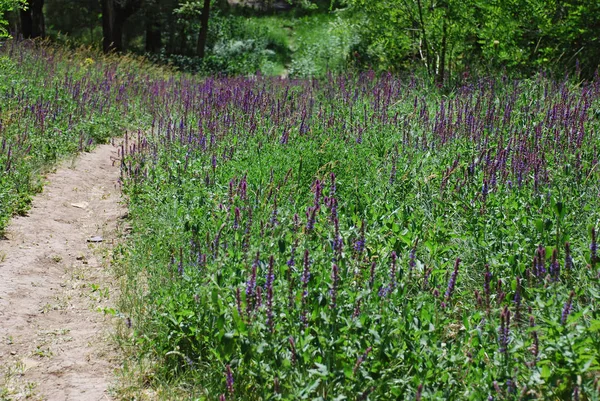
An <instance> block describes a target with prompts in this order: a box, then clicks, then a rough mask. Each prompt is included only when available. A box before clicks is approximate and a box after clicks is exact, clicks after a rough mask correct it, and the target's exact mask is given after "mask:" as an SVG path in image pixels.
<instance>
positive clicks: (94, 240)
mask: <svg viewBox="0 0 600 401" xmlns="http://www.w3.org/2000/svg"><path fill="white" fill-rule="evenodd" d="M102 241H103V239H102V237H100V236H99V235H97V236H95V237H92V238H88V240H87V242H102Z"/></svg>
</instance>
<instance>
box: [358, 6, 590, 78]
mask: <svg viewBox="0 0 600 401" xmlns="http://www.w3.org/2000/svg"><path fill="white" fill-rule="evenodd" d="M348 4H349V5H350V10H351V11H352V15H353V19H354V20H355V21H356V23H357V24H359V26H360V27H361V28H360V31H361V35H362V39H363V41H362V42H361V43H360V44H359V45H358V46H357V50H358V51H359V53H360V54H361V57H362V58H363V60H361V62H362V63H363V64H366V65H370V66H373V67H377V68H378V69H382V70H389V69H408V68H410V66H412V65H414V64H415V63H417V62H419V63H420V64H421V65H422V66H423V68H424V69H425V70H426V71H427V73H428V74H429V75H430V76H432V77H436V79H438V81H441V80H442V78H444V79H445V77H441V76H440V75H441V74H443V75H447V76H448V77H450V78H452V77H453V76H456V75H457V74H461V73H463V72H464V71H467V70H481V71H483V72H486V71H487V72H497V71H500V70H508V71H510V72H511V73H515V74H519V73H520V74H526V75H530V74H531V73H532V72H535V71H536V69H539V68H543V69H546V70H547V69H555V70H558V71H560V72H562V71H564V68H565V67H567V68H569V69H571V70H573V71H576V73H578V74H579V73H583V74H584V75H585V76H587V77H591V76H592V75H593V73H594V71H595V70H596V68H597V66H598V64H599V63H600V51H598V47H597V46H596V44H597V43H598V41H599V40H600V32H599V31H598V29H597V27H594V25H593V23H592V21H593V20H597V19H598V18H599V17H600V6H599V5H598V2H588V1H581V0H570V1H566V2H562V1H554V0H533V1H522V0H510V1H499V0H497V1H488V0H485V1H482V0H470V1H457V0H444V1H431V0H418V1H405V0H392V1H388V0H385V1H379V0H376V1H363V0H348ZM577 60H579V61H580V64H579V65H577V66H576V61H577Z"/></svg>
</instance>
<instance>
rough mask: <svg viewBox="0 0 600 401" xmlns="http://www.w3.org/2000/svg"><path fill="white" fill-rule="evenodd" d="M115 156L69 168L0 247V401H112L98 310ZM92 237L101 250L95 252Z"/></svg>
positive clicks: (107, 298) (113, 209) (106, 294)
mask: <svg viewBox="0 0 600 401" xmlns="http://www.w3.org/2000/svg"><path fill="white" fill-rule="evenodd" d="M116 157H117V152H116V148H115V147H113V146H111V145H102V146H98V147H97V148H96V149H95V150H94V151H93V152H91V153H85V154H82V155H81V156H80V157H78V158H77V159H76V160H74V161H70V162H65V163H63V164H62V165H61V166H60V167H59V168H58V170H57V172H56V173H53V174H50V175H48V177H47V184H46V186H45V188H44V192H43V193H42V194H40V195H38V196H37V197H36V198H35V199H34V201H33V207H32V208H31V210H30V212H29V214H28V215H27V216H25V217H17V218H14V219H13V221H12V222H11V224H10V225H9V227H8V229H7V230H6V238H5V239H3V240H0V400H5V399H8V400H13V399H17V400H18V399H24V398H26V397H30V398H29V399H31V398H33V399H44V400H61V401H65V400H86V401H87V400H90V401H93V400H107V399H110V397H109V393H108V388H109V386H110V384H111V382H112V380H113V376H114V375H113V373H114V369H115V361H116V358H115V355H116V352H115V350H114V349H112V348H111V347H110V346H109V345H107V344H109V342H108V341H107V337H108V336H109V331H110V330H111V322H110V318H109V317H107V316H108V315H106V316H105V315H104V314H103V313H102V312H101V311H99V310H102V308H105V307H110V305H111V303H112V302H113V299H114V298H115V297H114V293H113V289H112V287H111V283H110V279H109V276H108V272H107V270H106V267H107V265H108V263H109V257H110V247H111V244H112V243H113V239H114V238H115V232H116V226H117V223H118V221H119V219H120V216H122V215H123V214H124V213H125V210H124V208H123V207H122V205H120V204H119V200H120V195H119V190H118V186H117V179H118V177H119V167H118V166H119V163H114V166H113V160H115V159H116ZM94 236H100V237H102V238H103V241H102V242H101V243H95V242H89V239H90V238H92V237H94Z"/></svg>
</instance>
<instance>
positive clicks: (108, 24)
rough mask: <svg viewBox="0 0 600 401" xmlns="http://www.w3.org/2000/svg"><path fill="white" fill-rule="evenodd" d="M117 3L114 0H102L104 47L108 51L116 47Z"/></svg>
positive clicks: (105, 51)
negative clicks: (114, 34)
mask: <svg viewBox="0 0 600 401" xmlns="http://www.w3.org/2000/svg"><path fill="white" fill-rule="evenodd" d="M114 25H115V4H114V2H113V0H102V36H103V38H102V49H103V50H104V53H108V52H110V51H111V50H114V49H115V46H114V43H115V42H114V37H113V31H114Z"/></svg>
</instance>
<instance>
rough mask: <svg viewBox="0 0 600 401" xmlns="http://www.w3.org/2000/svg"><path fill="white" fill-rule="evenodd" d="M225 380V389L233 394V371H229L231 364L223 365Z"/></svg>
mask: <svg viewBox="0 0 600 401" xmlns="http://www.w3.org/2000/svg"><path fill="white" fill-rule="evenodd" d="M225 382H226V384H227V391H228V392H229V394H231V395H233V394H234V389H233V373H232V372H231V366H229V365H227V366H225Z"/></svg>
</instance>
